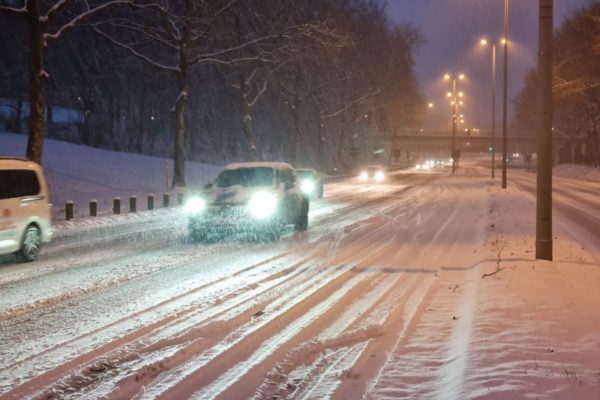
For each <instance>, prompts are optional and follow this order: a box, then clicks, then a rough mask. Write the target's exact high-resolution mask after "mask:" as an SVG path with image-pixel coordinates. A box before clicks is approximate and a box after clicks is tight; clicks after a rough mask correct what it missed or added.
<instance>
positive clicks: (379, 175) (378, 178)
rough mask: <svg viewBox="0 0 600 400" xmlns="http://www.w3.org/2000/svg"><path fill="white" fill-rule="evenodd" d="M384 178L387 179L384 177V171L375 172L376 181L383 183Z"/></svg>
mask: <svg viewBox="0 0 600 400" xmlns="http://www.w3.org/2000/svg"><path fill="white" fill-rule="evenodd" d="M383 178H385V176H384V175H383V171H377V172H375V179H376V180H378V181H382V180H383Z"/></svg>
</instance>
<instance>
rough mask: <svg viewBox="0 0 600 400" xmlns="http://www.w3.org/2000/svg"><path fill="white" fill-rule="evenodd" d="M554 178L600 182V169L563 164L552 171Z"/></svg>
mask: <svg viewBox="0 0 600 400" xmlns="http://www.w3.org/2000/svg"><path fill="white" fill-rule="evenodd" d="M552 174H553V175H554V176H560V177H562V178H577V179H583V180H584V181H592V182H600V168H593V167H588V166H585V165H574V164H562V165H559V166H557V167H554V168H553V169H552Z"/></svg>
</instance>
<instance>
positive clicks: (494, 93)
mask: <svg viewBox="0 0 600 400" xmlns="http://www.w3.org/2000/svg"><path fill="white" fill-rule="evenodd" d="M481 44H482V45H483V46H485V45H487V44H488V41H487V40H486V39H482V40H481ZM495 141H496V42H492V179H496V144H495Z"/></svg>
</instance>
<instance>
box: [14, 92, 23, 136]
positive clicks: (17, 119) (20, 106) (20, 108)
mask: <svg viewBox="0 0 600 400" xmlns="http://www.w3.org/2000/svg"><path fill="white" fill-rule="evenodd" d="M22 118H23V100H20V99H19V100H17V108H16V111H15V119H14V124H13V130H14V132H15V133H23V129H22V127H21V119H22Z"/></svg>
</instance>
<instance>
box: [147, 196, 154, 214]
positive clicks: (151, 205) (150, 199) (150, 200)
mask: <svg viewBox="0 0 600 400" xmlns="http://www.w3.org/2000/svg"><path fill="white" fill-rule="evenodd" d="M146 208H147V209H148V210H154V195H153V194H149V195H148V207H146Z"/></svg>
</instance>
